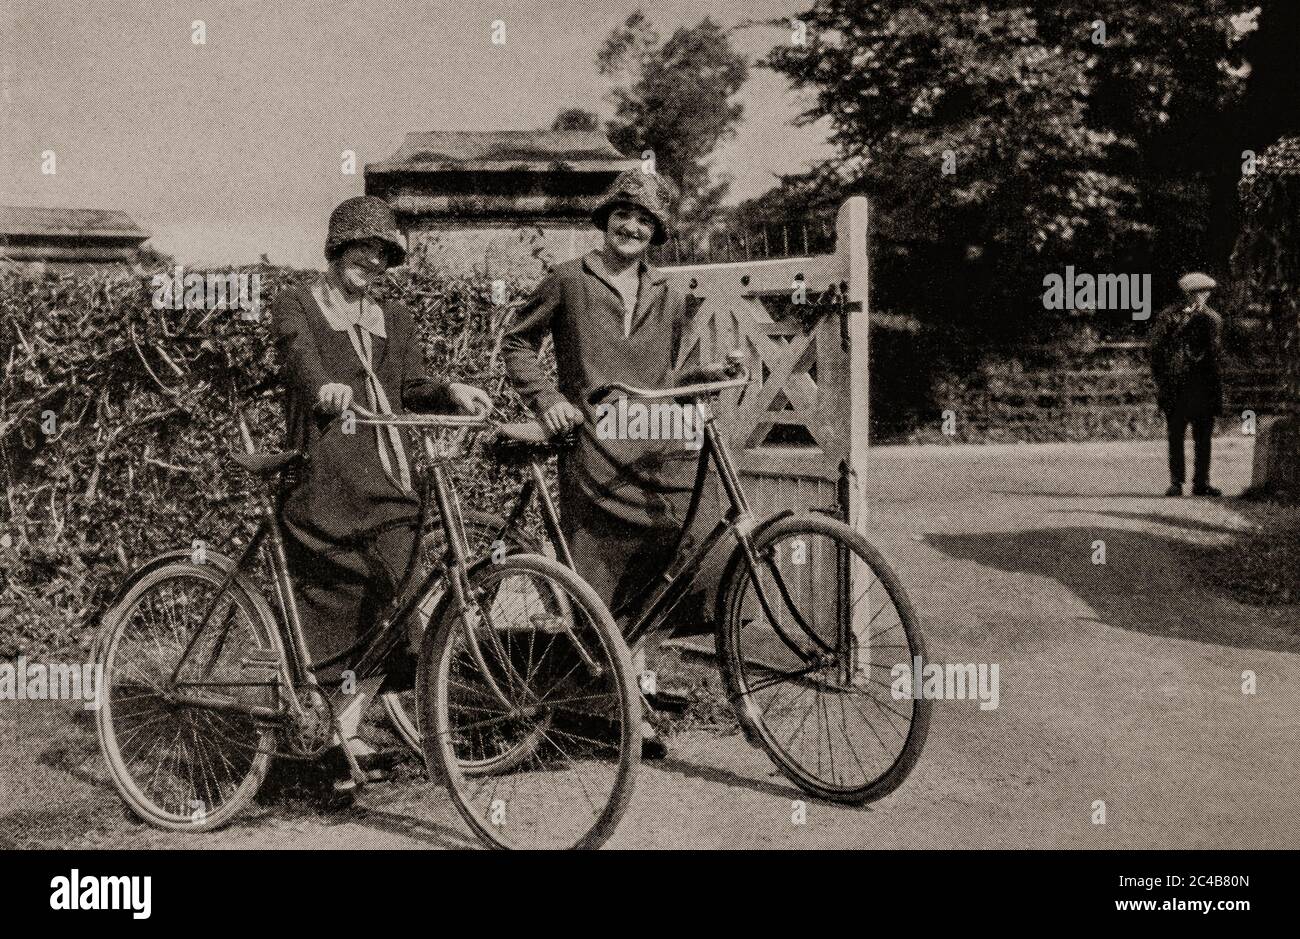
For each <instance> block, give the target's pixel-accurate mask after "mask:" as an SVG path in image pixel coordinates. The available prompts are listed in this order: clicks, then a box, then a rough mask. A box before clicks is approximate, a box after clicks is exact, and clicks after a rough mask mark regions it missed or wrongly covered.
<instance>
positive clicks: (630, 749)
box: [417, 554, 641, 849]
mask: <svg viewBox="0 0 1300 939" xmlns="http://www.w3.org/2000/svg"><path fill="white" fill-rule="evenodd" d="M469 588H470V601H471V608H470V609H469V610H468V611H467V613H466V615H463V616H462V614H461V611H460V610H458V609H456V608H455V604H454V603H453V602H451V601H450V600H448V601H447V602H446V603H444V605H443V613H442V616H441V618H440V621H439V622H437V623H436V624H431V628H430V630H429V631H428V632H427V633H426V634H425V648H424V649H423V651H422V653H421V657H420V674H419V678H418V680H417V692H418V695H419V700H420V721H421V724H420V726H421V727H422V728H424V729H425V733H424V747H425V758H426V760H427V762H428V764H429V771H430V774H431V776H433V778H440V779H442V780H443V781H445V782H446V783H447V787H448V790H449V791H450V793H451V796H452V799H453V801H454V802H455V804H456V807H457V809H458V810H459V811H460V813H461V815H462V817H464V819H465V821H466V823H467V824H468V825H469V826H470V828H472V829H473V830H474V833H475V834H476V835H477V836H478V837H479V838H480V839H481V840H482V841H483V842H484V843H485V844H487V845H489V846H491V847H497V848H525V849H555V848H595V847H599V846H600V845H601V844H603V843H604V842H605V840H606V839H608V838H609V836H610V834H612V832H613V830H614V827H615V826H616V825H617V824H618V821H619V819H620V818H621V817H622V815H623V811H624V810H625V808H626V807H627V802H628V799H629V798H631V795H632V787H633V777H634V774H635V771H636V767H637V764H638V763H639V762H640V758H641V751H640V727H641V703H640V699H639V698H638V697H637V691H636V683H635V681H634V679H633V676H632V665H631V661H630V659H629V656H628V651H627V646H626V645H625V643H624V642H623V637H622V636H621V635H620V634H619V632H618V630H617V629H616V628H615V626H614V621H613V618H612V617H611V616H610V615H609V611H608V610H606V609H605V606H604V604H602V603H601V602H600V599H599V598H598V597H597V596H596V594H595V592H594V591H593V590H592V589H591V588H590V587H589V586H588V585H587V584H586V583H585V582H584V581H582V580H581V579H579V578H578V577H577V575H575V574H574V573H573V572H572V571H570V570H569V569H568V568H566V567H564V566H562V565H560V564H557V563H556V562H554V561H551V560H549V559H547V558H544V557H540V556H538V555H529V554H524V555H518V556H514V557H508V558H506V559H505V560H504V561H503V562H501V563H499V564H496V563H491V562H486V563H483V564H481V565H479V566H478V567H477V568H475V569H474V570H473V571H472V572H471V574H470V578H469ZM503 755H509V756H510V758H509V760H504V759H502V757H503ZM494 761H496V762H497V765H498V767H499V768H498V771H496V772H493V773H490V774H481V775H475V774H472V773H471V772H468V771H467V769H466V767H467V766H471V767H472V766H481V765H484V764H491V763H493V762H494Z"/></svg>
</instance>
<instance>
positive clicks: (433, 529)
mask: <svg viewBox="0 0 1300 939" xmlns="http://www.w3.org/2000/svg"><path fill="white" fill-rule="evenodd" d="M461 514H462V518H463V520H464V524H465V540H466V542H467V543H468V544H469V554H470V557H471V558H477V557H482V556H483V555H486V554H489V553H491V552H492V550H493V548H494V542H495V541H496V540H497V539H498V538H503V544H502V547H503V548H504V550H505V553H506V554H525V553H537V548H536V547H535V546H534V545H533V544H532V541H531V539H528V538H527V537H526V536H525V534H524V533H523V532H521V531H518V530H510V531H506V521H505V519H503V518H502V517H501V516H499V515H492V514H489V513H487V512H477V511H473V510H470V511H465V512H463V513H461ZM502 532H505V534H504V537H503V535H502ZM419 550H420V567H421V569H422V570H428V569H430V568H432V567H434V566H439V567H441V566H442V565H443V564H444V563H445V560H446V557H447V536H446V534H445V533H444V532H443V530H442V518H441V516H439V515H436V514H435V515H433V516H431V518H430V519H429V521H428V522H427V523H426V524H425V528H424V535H423V537H422V538H421V539H420V547H419ZM444 586H445V585H444ZM440 595H441V594H439V595H438V596H435V597H433V598H431V600H430V602H429V606H430V608H433V607H436V606H437V602H438V598H439V596H440ZM417 642H418V638H417ZM380 703H381V704H382V705H383V707H384V714H385V715H386V716H387V718H388V723H389V726H391V727H392V729H393V732H394V733H396V734H397V738H398V739H399V740H401V742H402V743H404V744H405V745H406V746H407V747H408V748H409V749H410V751H411V752H412V753H414V754H415V755H417V756H422V755H423V753H424V744H423V743H422V741H421V739H420V727H419V716H418V715H419V709H418V708H417V707H416V703H415V691H414V689H411V690H402V691H388V692H385V693H384V694H383V695H381V696H380ZM491 768H492V766H491V765H490V764H485V765H483V766H482V767H475V766H471V767H467V770H468V771H469V772H471V773H472V772H476V771H478V770H480V769H481V770H483V771H487V770H489V769H491Z"/></svg>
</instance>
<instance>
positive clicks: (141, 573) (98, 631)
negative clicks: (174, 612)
mask: <svg viewBox="0 0 1300 939" xmlns="http://www.w3.org/2000/svg"><path fill="white" fill-rule="evenodd" d="M175 561H187V562H189V563H191V564H193V563H194V558H193V552H192V551H191V550H188V549H186V548H177V549H176V550H174V551H165V552H163V553H162V554H158V555H155V556H154V557H152V558H150V559H149V560H148V561H146V562H145V563H144V565H143V566H141V567H139V568H137V569H135V570H134V571H132V572H131V574H130V575H129V576H128V577H127V578H126V580H124V581H123V582H122V584H121V586H119V587H118V588H117V590H116V591H115V592H114V593H113V596H112V597H110V598H109V600H108V601H107V602H106V603H105V604H104V605H103V606H102V607H101V608H100V610H99V612H98V613H97V614H96V615H95V620H96V622H95V641H94V643H93V645H92V646H91V657H92V659H93V660H94V661H99V651H100V649H99V647H100V643H101V642H102V638H103V633H104V618H105V617H106V616H107V615H108V614H109V613H111V612H112V611H113V610H114V609H116V608H117V606H118V604H120V603H121V602H122V601H123V600H124V599H125V598H126V595H127V594H128V593H130V592H131V588H133V587H134V586H135V585H136V584H137V583H138V582H139V581H140V579H141V578H143V577H145V576H146V575H148V574H149V573H150V572H152V571H155V570H157V569H158V568H160V567H162V566H164V565H166V564H171V563H173V562H175ZM203 563H204V564H211V565H213V566H215V567H216V568H217V569H218V570H220V571H221V573H222V574H229V573H230V572H231V571H232V570H234V569H235V562H234V561H233V560H232V559H230V558H228V557H226V556H225V555H224V554H220V553H218V552H216V551H205V552H204V562H203ZM231 586H232V587H235V588H237V589H238V590H239V591H240V592H242V593H243V594H244V596H245V597H246V598H247V599H248V602H249V603H250V604H252V605H253V606H254V607H256V608H258V609H259V610H263V612H265V613H267V614H270V619H269V622H271V623H275V622H276V619H275V616H274V614H271V610H270V607H268V606H266V600H265V598H264V597H263V596H262V594H261V592H260V591H259V590H258V589H257V588H256V587H255V586H253V585H252V584H251V583H249V581H248V578H247V577H245V576H244V575H243V574H237V575H236V576H235V579H234V580H233V581H231Z"/></svg>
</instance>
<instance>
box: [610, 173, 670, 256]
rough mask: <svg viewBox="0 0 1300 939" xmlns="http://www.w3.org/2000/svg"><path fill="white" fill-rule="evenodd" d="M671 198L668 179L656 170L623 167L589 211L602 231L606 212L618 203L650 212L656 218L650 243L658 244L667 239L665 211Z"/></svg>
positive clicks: (666, 212)
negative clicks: (648, 171)
mask: <svg viewBox="0 0 1300 939" xmlns="http://www.w3.org/2000/svg"><path fill="white" fill-rule="evenodd" d="M671 202H672V189H671V187H670V185H669V183H668V181H667V180H665V179H664V178H663V177H661V176H659V175H658V174H657V173H643V172H641V171H640V170H624V171H623V172H622V173H619V174H618V178H617V179H615V180H614V183H613V185H611V186H610V187H609V190H608V191H607V192H606V193H605V195H604V197H602V199H601V200H600V204H599V205H597V206H596V208H595V209H594V210H593V211H592V213H591V221H592V222H593V223H594V224H595V226H596V227H597V228H599V229H600V230H601V231H604V230H605V225H606V224H607V223H608V221H609V213H610V212H612V211H613V210H614V207H615V206H619V205H635V206H637V207H639V208H642V209H645V211H647V212H649V213H650V215H651V217H652V218H653V219H654V220H655V232H654V234H653V235H651V236H650V244H652V245H661V244H663V243H664V242H665V241H667V240H668V231H669V224H668V213H669V204H670V203H671Z"/></svg>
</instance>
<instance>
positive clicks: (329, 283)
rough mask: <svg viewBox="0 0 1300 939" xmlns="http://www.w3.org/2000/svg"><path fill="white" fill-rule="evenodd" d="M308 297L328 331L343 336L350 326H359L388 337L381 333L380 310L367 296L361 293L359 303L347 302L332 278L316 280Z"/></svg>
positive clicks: (381, 316) (381, 312)
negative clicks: (323, 320) (330, 330)
mask: <svg viewBox="0 0 1300 939" xmlns="http://www.w3.org/2000/svg"><path fill="white" fill-rule="evenodd" d="M311 295H312V297H313V298H314V299H315V300H316V305H317V306H318V307H320V311H321V315H322V316H324V317H325V322H327V323H329V324H330V328H331V329H334V330H337V331H338V332H341V333H344V332H347V331H349V330H350V329H352V327H353V326H360V327H361V328H362V329H364V330H365V331H366V332H368V333H370V334H371V335H372V336H378V337H379V338H380V339H387V338H388V335H387V333H386V332H385V330H384V311H383V308H382V307H380V305H379V304H378V303H376V302H375V301H374V300H372V299H370V297H368V296H366V295H364V294H363V295H362V296H361V299H360V301H359V302H356V301H349V300H348V298H347V296H346V295H345V294H344V293H343V288H342V287H339V286H337V285H335V283H334V279H333V277H331V276H330V275H328V274H322V275H321V276H320V277H318V278H316V282H315V283H314V284H312V287H311Z"/></svg>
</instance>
